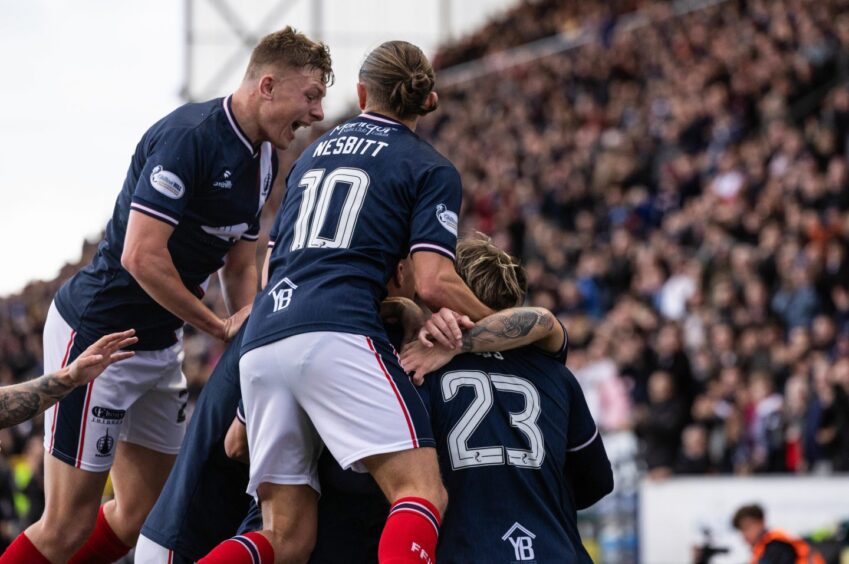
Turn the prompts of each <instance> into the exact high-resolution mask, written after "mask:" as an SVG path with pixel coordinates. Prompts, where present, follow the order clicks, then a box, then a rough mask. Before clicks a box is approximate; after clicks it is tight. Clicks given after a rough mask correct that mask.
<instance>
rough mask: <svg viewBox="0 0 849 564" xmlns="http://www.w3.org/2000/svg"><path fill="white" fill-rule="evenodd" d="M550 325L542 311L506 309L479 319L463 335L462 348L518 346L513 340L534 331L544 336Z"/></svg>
mask: <svg viewBox="0 0 849 564" xmlns="http://www.w3.org/2000/svg"><path fill="white" fill-rule="evenodd" d="M553 324H554V321H553V319H552V316H551V314H550V313H549V312H548V311H546V310H544V309H540V308H516V309H508V310H505V311H501V312H498V313H495V314H493V315H490V316H489V317H486V318H484V319H481V320H480V321H478V322H477V324H476V325H475V326H474V327H473V328H472V329H470V330H469V331H466V332H464V333H463V347H462V348H463V350H464V351H466V352H481V351H484V350H486V351H493V350H499V349H500V348H504V349H512V348H516V346H520V343H517V342H516V341H518V340H520V339H523V338H525V337H528V336H529V335H530V334H531V332H532V331H534V330H536V333H539V334H546V333H548V331H550V330H551V328H552V326H553ZM524 344H529V343H524Z"/></svg>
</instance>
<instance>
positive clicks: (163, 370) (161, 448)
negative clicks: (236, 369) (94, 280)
mask: <svg viewBox="0 0 849 564" xmlns="http://www.w3.org/2000/svg"><path fill="white" fill-rule="evenodd" d="M75 336H76V333H75V332H74V330H73V329H72V328H71V326H70V325H68V323H67V322H66V321H65V320H64V319H63V318H62V316H61V315H60V314H59V311H58V310H57V309H56V305H55V304H51V305H50V311H49V312H48V314H47V321H46V322H45V325H44V371H45V372H48V373H49V372H54V371H56V370H58V369H59V368H62V367H63V366H65V365H66V364H68V363H69V362H72V361H73V360H74V359H75V358H76V357H77V356H79V354H80V353H81V352H82V351H83V350H84V348H83V346H82V344H80V343H75ZM182 351H183V343H182V341H179V342H177V343H176V344H174V345H173V346H171V347H169V348H167V349H162V350H158V351H137V352H136V355H135V356H134V357H133V358H130V359H127V360H123V361H121V362H118V363H116V364H113V365H111V366H109V367H108V368H107V369H106V370H105V371H104V372H103V374H101V375H100V376H98V377H97V378H96V379H95V380H93V381H92V382H90V383H89V384H88V385H86V386H80V387H79V388H77V389H76V390H74V391H73V392H71V393H70V394H68V396H66V397H65V399H63V400H62V401H60V402H59V403H58V404H56V405H55V406H53V407H51V408H50V409H48V410H47V411H46V412H45V414H44V448H45V449H46V450H47V452H48V453H50V454H52V455H53V456H55V457H56V458H58V459H59V460H62V461H63V462H66V463H68V464H71V465H73V466H76V467H77V468H82V469H83V470H88V471H89V472H103V471H106V470H109V468H110V467H111V466H112V461H113V460H114V458H115V448H116V447H117V446H118V441H126V442H130V443H134V444H137V445H141V446H143V447H147V448H149V449H151V450H155V451H157V452H163V453H166V454H177V452H179V450H180V444H181V443H182V442H183V436H184V435H185V434H186V400H187V397H188V394H187V392H186V377H185V376H184V375H183V372H182V369H181V365H182V360H183V352H182Z"/></svg>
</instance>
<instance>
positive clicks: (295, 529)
mask: <svg viewBox="0 0 849 564" xmlns="http://www.w3.org/2000/svg"><path fill="white" fill-rule="evenodd" d="M257 496H258V497H259V500H260V507H261V509H262V523H263V528H262V530H261V531H258V532H253V533H246V534H243V535H238V536H236V537H234V538H232V539H230V540H228V541H226V542H225V543H223V544H221V545H219V547H218V549H216V550H215V551H213V552H212V553H210V554H209V555H208V556H207V557H206V558H204V559H203V560H201V561H200V562H201V563H203V564H219V563H220V564H233V563H237V562H241V561H244V562H246V563H247V562H250V563H253V562H256V561H260V562H263V563H266V562H271V561H273V562H276V563H283V562H285V563H287V564H299V563H306V562H308V561H309V558H310V554H311V553H312V549H313V546H315V535H316V528H317V523H318V492H317V491H315V490H314V489H313V488H312V487H310V486H307V485H303V484H301V485H284V484H271V483H264V484H260V486H259V488H258V489H257ZM263 541H265V542H267V543H268V546H266V545H265V544H264V542H263ZM269 548H272V549H273V551H272V550H268V549H269ZM254 551H256V552H254ZM257 553H258V554H259V555H260V558H258V559H257V558H256V554H257Z"/></svg>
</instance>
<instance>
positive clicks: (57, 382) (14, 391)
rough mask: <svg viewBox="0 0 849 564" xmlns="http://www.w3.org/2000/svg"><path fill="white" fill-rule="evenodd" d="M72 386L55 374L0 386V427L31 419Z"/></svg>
mask: <svg viewBox="0 0 849 564" xmlns="http://www.w3.org/2000/svg"><path fill="white" fill-rule="evenodd" d="M73 388H74V386H73V385H71V384H70V383H68V382H66V381H64V380H63V379H62V378H60V377H59V376H58V375H57V374H46V375H44V376H39V377H38V378H36V379H34V380H30V381H29V382H24V383H23V384H16V385H14V386H9V387H7V388H0V429H2V428H4V427H8V426H10V425H17V424H18V423H21V422H23V421H26V420H27V419H31V418H33V417H35V416H36V415H38V414H39V413H41V412H42V411H44V410H45V409H47V408H48V407H50V406H51V405H53V404H54V403H56V402H57V401H59V400H60V399H62V398H63V397H65V396H66V395H67V394H68V392H70V391H71V390H72V389H73Z"/></svg>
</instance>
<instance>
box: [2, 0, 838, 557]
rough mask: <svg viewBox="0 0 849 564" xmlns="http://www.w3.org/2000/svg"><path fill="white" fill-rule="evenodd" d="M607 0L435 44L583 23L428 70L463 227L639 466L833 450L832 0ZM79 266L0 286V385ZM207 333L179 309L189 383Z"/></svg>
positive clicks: (32, 368)
mask: <svg viewBox="0 0 849 564" xmlns="http://www.w3.org/2000/svg"><path fill="white" fill-rule="evenodd" d="M579 4H580V6H581V12H580V14H581V15H579V12H578V11H577V6H578V5H579ZM604 4H605V3H604V2H600V1H598V2H586V1H583V2H577V1H575V2H553V1H545V2H523V3H522V4H520V6H519V7H518V8H517V9H516V10H515V11H513V12H511V13H509V14H507V15H505V17H504V18H503V19H502V20H500V21H494V22H493V23H492V24H490V25H489V26H487V27H486V28H484V29H483V30H482V31H481V32H479V33H478V34H477V35H475V36H473V37H471V38H469V39H467V40H464V41H462V42H460V43H458V44H455V45H452V46H450V47H449V48H447V49H446V50H445V51H444V52H443V53H442V54H441V55H440V56H439V57H438V58H437V59H436V60H437V61H439V62H440V64H441V65H442V66H443V67H445V66H449V65H451V64H456V63H458V62H462V61H467V60H471V59H474V58H476V57H479V56H481V55H483V54H486V53H489V52H492V50H493V49H498V48H503V47H507V46H512V45H516V44H520V43H522V42H527V41H531V40H534V39H537V38H539V37H540V36H541V35H540V33H541V32H540V29H541V28H539V27H538V26H533V25H518V24H516V25H513V26H509V28H510V30H511V32H510V36H509V37H507V36H506V35H505V33H504V30H505V29H506V27H505V26H507V25H508V20H512V21H513V22H514V24H515V23H516V22H531V23H533V22H534V21H535V20H536V21H539V20H537V18H539V17H540V14H544V15H545V18H544V21H545V22H547V23H546V24H545V25H546V26H550V27H546V28H544V30H543V31H544V34H549V33H553V32H556V31H566V30H568V29H569V28H570V26H575V25H578V24H576V23H575V22H576V21H579V20H580V21H581V22H585V21H592V22H594V25H597V26H598V29H599V41H597V42H595V43H593V44H591V45H587V46H584V47H581V48H579V49H576V50H573V51H569V52H566V53H562V54H557V55H552V56H548V57H546V58H544V59H541V60H538V61H536V62H533V63H528V64H524V65H521V66H518V67H514V68H512V69H509V70H507V71H504V72H502V73H498V74H495V75H490V76H487V77H485V78H482V79H478V80H476V81H475V82H474V83H470V84H459V85H454V86H451V87H449V88H443V89H441V90H440V95H441V109H440V111H438V112H436V113H435V114H434V115H433V116H432V117H429V118H427V119H426V120H424V122H423V125H422V127H421V130H420V131H421V134H422V135H423V136H424V137H426V138H428V139H430V140H432V142H433V143H434V145H435V146H436V147H437V149H439V150H440V151H441V152H443V153H444V154H446V155H448V156H449V157H450V158H451V159H452V161H453V162H454V163H455V164H456V165H457V167H458V169H459V170H460V172H461V174H462V175H463V180H464V185H465V195H464V214H463V218H462V228H463V232H464V233H466V234H469V233H472V232H474V231H481V232H484V233H488V234H490V235H492V236H493V237H494V239H495V241H496V243H498V244H499V245H501V246H503V247H505V248H507V249H509V250H510V251H511V252H512V253H514V254H516V255H518V256H519V257H521V259H522V261H523V263H524V265H525V267H526V269H527V271H528V276H529V281H530V286H531V292H530V298H529V301H530V302H531V303H532V304H533V305H537V306H543V307H547V308H549V309H551V310H552V311H554V312H556V313H557V315H558V316H559V317H560V318H561V319H562V320H563V321H564V324H565V325H566V327H567V328H568V330H569V335H570V342H571V352H570V358H569V362H568V364H569V366H570V367H571V368H572V369H573V370H574V371H575V372H576V374H577V376H578V379H579V381H580V382H581V384H582V386H583V387H584V390H585V392H586V394H587V399H588V401H589V402H590V405H591V407H593V409H594V415H595V417H596V419H597V421H598V422H599V425H600V427H601V428H602V430H603V431H605V432H613V431H632V432H634V433H636V435H637V436H638V437H639V438H640V443H641V445H642V447H641V452H642V457H641V459H642V462H643V465H644V467H645V469H646V470H647V472H649V474H650V475H651V476H653V477H658V478H659V477H663V476H665V475H669V474H673V473H686V474H694V473H727V474H730V473H737V474H746V473H767V472H819V471H824V472H829V471H846V470H849V257H848V256H847V242H849V169H848V168H847V148H849V147H847V135H849V87H847V85H846V84H845V82H844V79H845V78H846V77H847V70H849V68H847V57H849V1H846V0H819V1H813V0H807V1H806V0H769V1H767V0H748V1H745V0H739V1H726V2H721V3H718V4H716V5H714V6H712V7H708V8H705V9H702V10H696V11H693V12H692V13H689V14H687V15H684V16H679V17H669V16H670V10H671V8H670V6H669V5H668V3H665V2H657V3H647V2H623V3H621V5H617V8H616V10H617V12H616V13H620V12H626V11H628V10H629V9H634V8H636V7H641V8H642V9H644V10H646V13H647V14H648V15H649V18H650V21H649V22H647V23H646V24H645V25H643V26H641V27H638V28H637V29H633V30H621V31H620V30H617V29H616V25H615V18H614V15H613V14H614V12H613V11H612V9H611V8H606V7H602V6H604ZM586 6H590V7H589V8H585V7H586ZM619 8H621V10H619ZM585 10H586V13H588V14H589V15H587V16H586V17H587V18H590V19H589V20H581V18H582V17H584V13H585ZM316 134H317V133H316ZM296 152H297V148H295V150H294V151H289V155H287V156H289V157H290V156H291V155H292V154H294V153H296ZM289 163H291V160H286V159H284V161H283V162H282V163H281V170H287V168H288V164H289ZM281 176H283V175H281ZM116 191H117V187H116ZM279 197H280V186H279V183H278V186H277V187H276V188H275V195H274V197H273V198H272V200H271V202H270V205H269V206H267V211H268V212H269V213H273V211H274V210H275V209H276V205H275V204H276V203H278V202H279ZM265 219H266V224H265V225H264V232H267V229H268V225H267V220H269V219H270V218H268V217H267V218H265ZM93 248H94V246H93V244H91V243H87V244H86V245H85V248H84V252H83V258H82V263H81V264H85V263H86V262H87V261H88V260H89V259H90V257H91V253H92V251H93ZM78 266H79V265H68V266H66V268H65V269H63V271H62V272H61V274H60V276H59V277H58V278H57V279H56V280H54V281H51V282H46V283H33V284H31V285H29V286H28V287H27V288H26V289H25V290H24V291H23V292H22V293H21V294H19V295H17V296H13V297H10V298H6V299H3V300H0V384H3V385H6V384H10V383H13V382H16V381H20V380H23V379H26V378H29V377H32V376H35V375H37V374H39V373H40V372H41V329H42V326H43V321H44V318H45V315H46V313H47V308H48V306H49V303H50V299H51V296H52V295H53V294H54V293H55V291H56V289H57V288H58V286H59V285H60V284H61V282H62V281H63V280H64V279H65V278H67V277H68V276H70V274H72V273H73V272H74V271H75V270H76V269H77V268H78ZM208 298H209V299H210V300H212V301H213V302H214V303H217V306H216V307H218V308H223V305H222V304H221V303H220V302H221V300H220V297H219V296H218V293H217V290H216V286H215V285H214V284H213V285H212V286H211V287H210V292H209V294H208ZM221 349H222V346H221V344H219V343H216V342H214V341H213V340H212V339H211V338H209V337H206V336H205V335H202V334H197V333H194V332H192V331H191V330H187V338H186V359H185V364H184V371H185V373H186V375H187V377H188V379H189V383H190V384H189V385H190V390H191V391H192V394H193V395H195V396H196V395H197V393H198V391H199V390H200V388H201V387H202V385H203V382H204V381H205V378H206V377H207V376H208V374H209V372H210V370H211V367H212V366H214V364H215V362H216V360H217V358H218V356H219V355H220V353H221ZM40 425H41V421H40V418H39V419H38V420H36V421H33V422H28V423H25V424H23V425H19V426H18V427H15V428H12V429H8V430H4V431H0V443H2V456H0V549H2V548H3V547H4V546H5V542H4V541H3V539H9V538H13V537H14V535H15V534H16V533H17V532H18V531H19V530H20V528H21V527H23V526H26V524H28V523H29V522H31V521H32V520H34V519H35V518H37V517H38V515H39V514H40V513H41V505H40V504H41V503H43V492H42V491H41V489H40V483H41V479H42V477H41V475H40V473H41V468H42V464H41V457H42V449H41V436H42V435H41V428H40Z"/></svg>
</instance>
